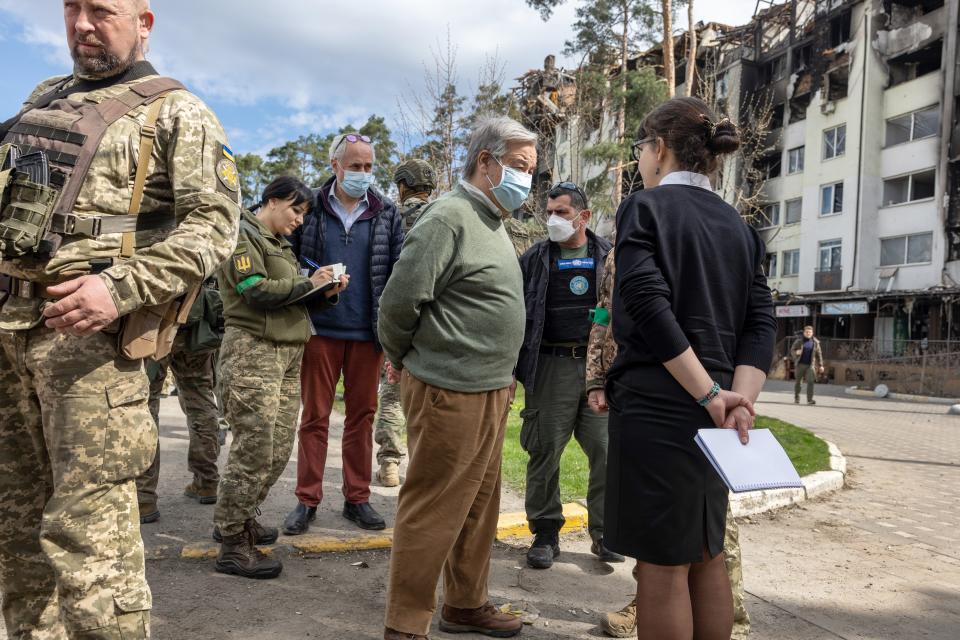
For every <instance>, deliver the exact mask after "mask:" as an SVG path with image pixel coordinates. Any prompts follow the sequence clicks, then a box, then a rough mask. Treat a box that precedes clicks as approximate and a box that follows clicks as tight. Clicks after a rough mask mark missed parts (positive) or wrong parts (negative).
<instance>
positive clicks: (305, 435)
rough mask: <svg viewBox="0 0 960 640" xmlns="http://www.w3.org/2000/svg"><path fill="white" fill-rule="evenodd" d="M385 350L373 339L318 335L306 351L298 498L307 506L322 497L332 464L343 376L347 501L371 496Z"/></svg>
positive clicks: (303, 374)
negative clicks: (330, 444) (334, 416)
mask: <svg viewBox="0 0 960 640" xmlns="http://www.w3.org/2000/svg"><path fill="white" fill-rule="evenodd" d="M382 367H383V354H382V353H378V352H377V350H376V347H375V346H374V343H373V342H357V341H353V340H335V339H333V338H324V337H321V336H314V337H312V338H310V341H309V342H308V343H307V346H306V348H305V350H304V354H303V367H302V368H301V370H300V382H301V386H300V396H301V399H302V400H303V416H302V418H301V421H300V446H299V449H298V451H297V492H296V493H297V499H298V500H299V501H300V502H301V503H303V504H305V505H307V506H308V507H316V506H317V505H319V504H320V502H321V501H322V500H323V470H324V467H326V464H327V440H328V436H329V432H330V412H331V411H332V409H333V400H334V397H335V394H336V391H337V383H338V382H339V381H340V375H341V373H342V374H343V400H344V403H345V404H346V410H347V419H346V422H345V423H344V428H343V441H342V448H343V495H344V497H345V498H346V499H347V502H352V503H355V504H357V503H361V502H367V501H368V500H369V499H370V474H371V472H372V459H373V418H374V415H376V413H377V389H378V386H379V384H380V370H381V369H382Z"/></svg>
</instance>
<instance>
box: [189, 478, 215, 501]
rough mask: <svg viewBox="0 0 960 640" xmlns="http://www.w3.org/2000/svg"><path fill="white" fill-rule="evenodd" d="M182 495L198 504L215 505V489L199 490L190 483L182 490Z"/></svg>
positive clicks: (195, 484)
mask: <svg viewBox="0 0 960 640" xmlns="http://www.w3.org/2000/svg"><path fill="white" fill-rule="evenodd" d="M183 495H184V496H186V497H188V498H190V499H191V500H196V501H197V502H199V503H200V504H217V487H216V486H214V487H207V488H201V487H198V486H197V483H196V482H191V483H190V484H188V485H187V486H186V488H185V489H184V490H183Z"/></svg>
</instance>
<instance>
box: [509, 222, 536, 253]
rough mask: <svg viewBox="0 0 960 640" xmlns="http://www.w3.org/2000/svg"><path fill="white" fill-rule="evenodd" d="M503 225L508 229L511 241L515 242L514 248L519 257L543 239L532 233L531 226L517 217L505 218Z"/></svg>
mask: <svg viewBox="0 0 960 640" xmlns="http://www.w3.org/2000/svg"><path fill="white" fill-rule="evenodd" d="M503 226H504V228H505V229H506V230H507V235H509V236H510V242H512V243H513V249H514V251H516V252H517V257H518V258H519V257H520V256H522V255H523V254H525V253H526V252H527V250H528V249H530V247H532V246H533V245H535V244H537V242H539V241H540V240H542V239H543V238H542V237H537V236H536V235H535V234H533V233H531V231H530V229H529V227H527V225H525V224H524V223H523V222H521V221H519V220H517V219H516V218H504V221H503Z"/></svg>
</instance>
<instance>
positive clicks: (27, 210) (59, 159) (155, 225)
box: [0, 78, 184, 260]
mask: <svg viewBox="0 0 960 640" xmlns="http://www.w3.org/2000/svg"><path fill="white" fill-rule="evenodd" d="M63 86H64V83H61V84H60V85H59V86H57V87H56V88H55V89H54V90H53V91H51V92H49V93H47V94H45V95H44V96H42V97H40V98H39V99H38V100H37V101H36V102H35V103H34V105H33V106H31V107H28V108H27V109H25V110H24V111H23V112H22V113H21V114H20V115H19V116H18V117H17V119H16V120H15V122H14V124H13V125H12V126H10V128H9V130H8V131H7V134H6V136H5V137H4V138H3V141H2V143H3V145H4V146H3V147H0V148H2V149H5V151H6V153H8V154H9V153H13V151H12V150H11V149H10V147H8V146H6V145H12V146H13V147H15V148H16V150H17V151H18V152H19V155H20V156H21V157H22V156H25V155H27V154H31V153H34V152H37V151H42V152H43V153H44V154H45V155H46V160H47V162H48V164H49V168H50V180H49V184H48V185H40V184H36V183H33V182H31V181H30V180H29V179H28V178H26V177H25V176H23V175H22V174H20V173H18V172H12V173H11V172H3V173H0V188H3V190H4V196H3V209H2V210H0V259H10V258H20V257H24V256H30V257H33V258H36V259H40V260H44V259H49V258H50V257H52V256H53V255H54V254H55V253H56V251H57V249H58V248H59V247H60V244H61V242H62V239H63V237H64V236H73V235H80V236H86V237H90V238H96V237H99V236H101V235H105V234H110V233H123V234H124V235H123V241H122V246H121V250H120V255H119V256H117V257H130V256H131V255H133V252H134V232H136V231H142V230H151V229H160V228H165V227H170V228H173V225H174V224H175V220H174V219H173V214H172V213H171V214H170V216H150V219H144V220H138V218H137V214H139V213H140V205H141V203H142V199H143V188H144V184H145V181H146V178H147V167H148V165H149V159H150V155H151V154H152V151H153V145H154V141H155V139H156V126H155V125H156V122H157V119H158V117H159V115H160V108H161V107H162V105H163V101H164V100H165V99H166V96H167V94H169V93H170V92H171V91H175V90H178V89H183V88H184V86H183V85H182V84H180V83H179V82H177V81H176V80H173V79H171V78H154V79H151V80H146V81H144V82H141V83H138V84H135V85H133V86H131V87H130V89H129V90H128V91H126V92H125V93H122V94H120V95H119V96H116V97H115V98H111V99H107V100H104V101H102V102H100V103H93V102H89V101H86V100H84V101H71V100H70V99H69V97H63V98H57V94H58V93H59V92H60V91H61V90H62V89H63ZM148 104H149V105H150V109H149V110H148V112H147V121H146V123H145V124H144V125H143V126H142V128H141V140H140V159H141V160H140V163H139V165H138V167H137V174H136V178H135V181H134V188H133V196H132V198H131V202H130V207H129V210H128V215H125V216H118V215H110V216H83V217H80V216H77V215H75V214H74V212H73V210H74V206H75V205H76V202H77V197H78V196H79V194H80V190H81V188H82V187H83V183H84V180H85V178H86V176H87V173H88V172H89V170H90V166H91V164H92V163H93V160H94V157H95V156H96V154H97V150H98V149H99V147H100V143H101V141H102V140H103V137H104V135H105V134H106V132H107V129H109V128H110V126H111V125H112V124H113V123H115V122H117V121H118V120H119V119H120V118H122V117H123V116H125V115H126V114H128V113H130V112H131V111H134V110H135V109H138V108H140V107H142V106H144V105H148ZM0 155H2V153H0ZM14 162H15V159H14Z"/></svg>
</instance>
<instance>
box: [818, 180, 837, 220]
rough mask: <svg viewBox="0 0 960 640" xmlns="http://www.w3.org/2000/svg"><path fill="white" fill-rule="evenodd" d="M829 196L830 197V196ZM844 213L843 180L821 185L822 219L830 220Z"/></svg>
mask: <svg viewBox="0 0 960 640" xmlns="http://www.w3.org/2000/svg"><path fill="white" fill-rule="evenodd" d="M828 194H829V196H828ZM842 213H843V180H839V181H837V182H831V183H830V184H825V185H821V187H820V217H821V218H828V217H830V216H838V215H840V214H842Z"/></svg>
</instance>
